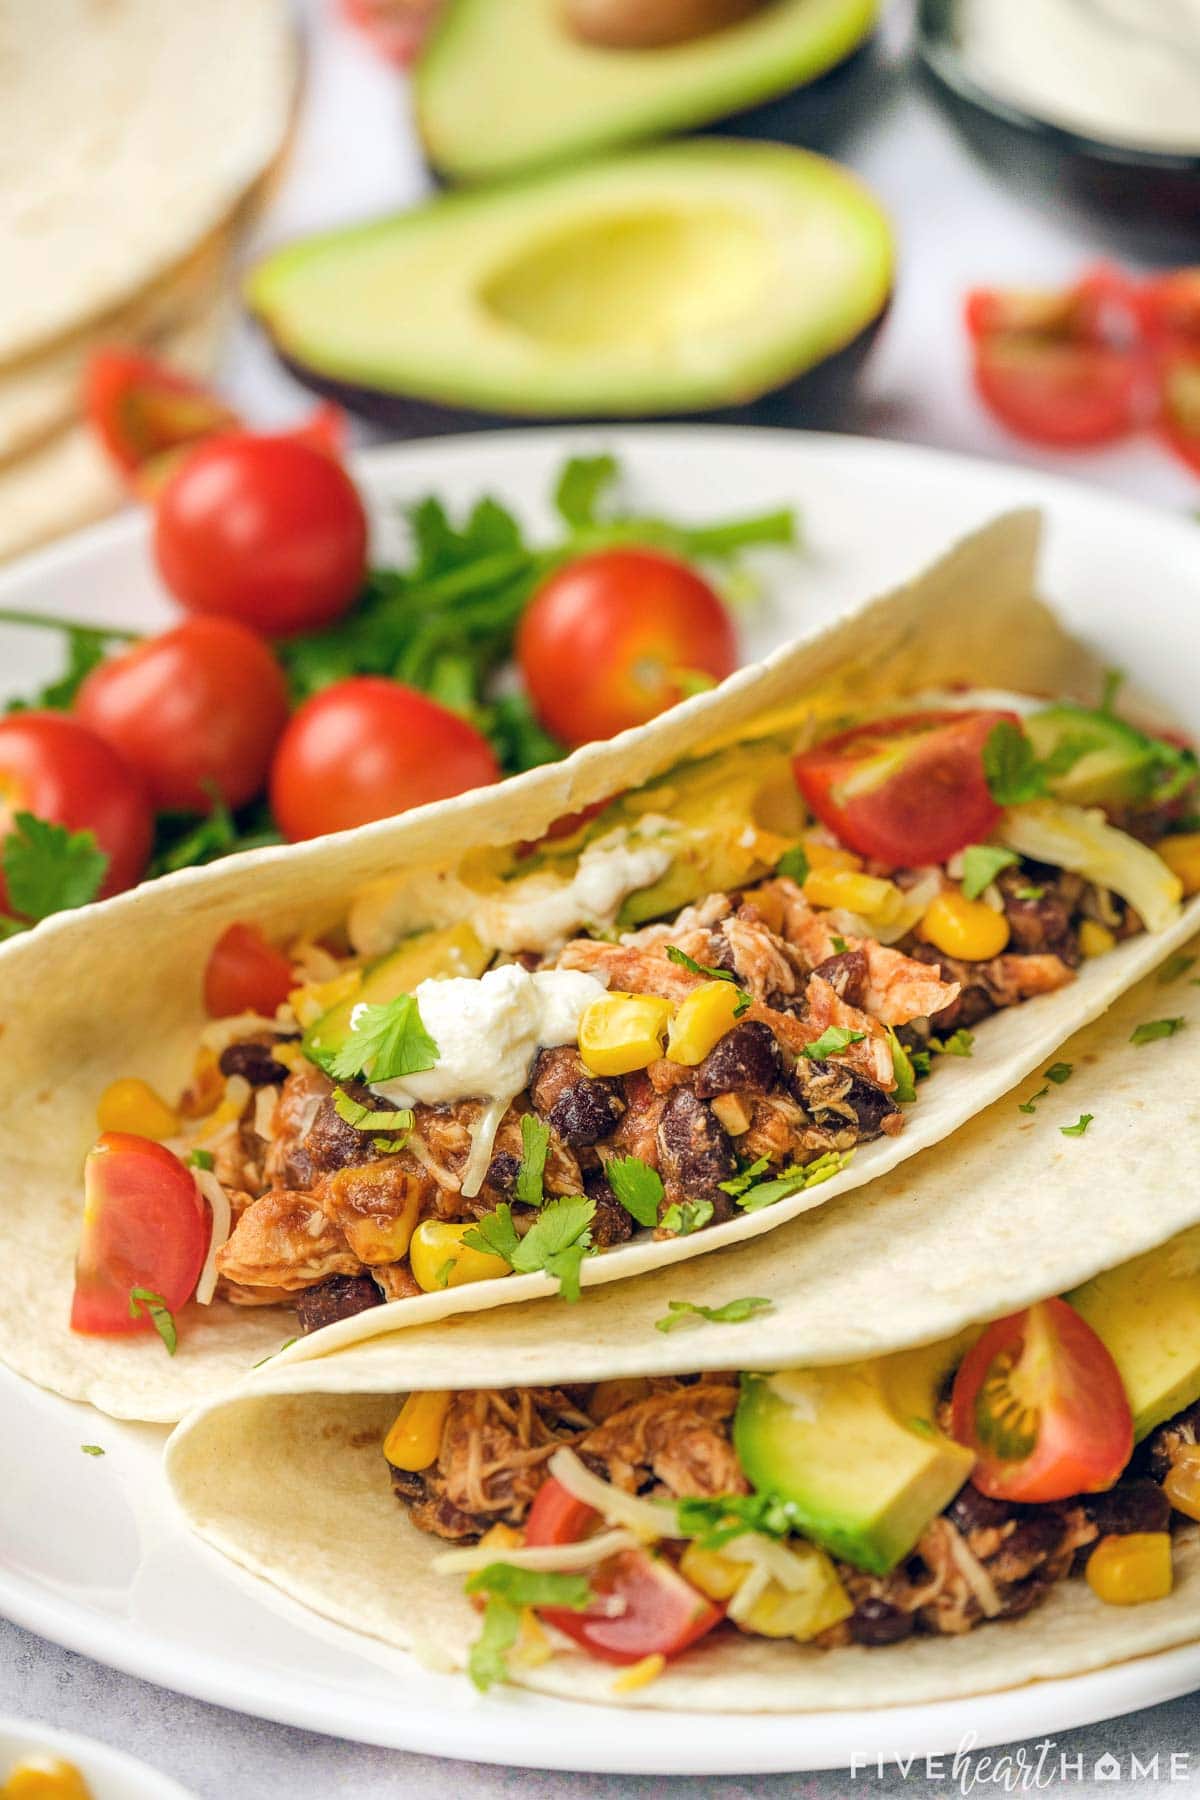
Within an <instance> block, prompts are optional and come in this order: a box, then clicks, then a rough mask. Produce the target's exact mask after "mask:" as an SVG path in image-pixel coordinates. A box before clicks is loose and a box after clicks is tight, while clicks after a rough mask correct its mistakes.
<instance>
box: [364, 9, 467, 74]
mask: <svg viewBox="0 0 1200 1800" xmlns="http://www.w3.org/2000/svg"><path fill="white" fill-rule="evenodd" d="M442 4H443V0H342V11H343V12H344V14H345V15H346V18H347V19H348V20H349V21H350V23H351V24H352V25H356V26H357V27H358V29H359V30H360V31H363V32H365V33H366V35H367V37H368V38H369V39H370V41H371V43H372V44H373V45H374V47H375V49H376V50H378V51H379V54H380V55H381V56H386V57H387V59H388V61H389V62H394V63H397V64H399V66H400V67H401V68H407V67H408V65H409V64H410V63H411V62H414V61H415V60H416V57H417V53H418V51H419V50H420V48H421V45H422V44H423V43H424V42H425V39H426V38H427V37H428V36H429V32H430V28H431V27H432V25H433V22H434V19H435V18H436V17H437V14H438V12H439V10H440V8H441V6H442Z"/></svg>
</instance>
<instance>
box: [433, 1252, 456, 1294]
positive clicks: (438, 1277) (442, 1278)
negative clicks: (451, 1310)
mask: <svg viewBox="0 0 1200 1800" xmlns="http://www.w3.org/2000/svg"><path fill="white" fill-rule="evenodd" d="M453 1271H454V1258H453V1257H452V1256H448V1257H447V1258H446V1260H445V1262H444V1263H441V1264H440V1265H439V1266H438V1267H437V1268H436V1269H435V1270H434V1272H433V1281H434V1286H435V1287H440V1288H446V1287H449V1286H450V1276H451V1275H452V1273H453Z"/></svg>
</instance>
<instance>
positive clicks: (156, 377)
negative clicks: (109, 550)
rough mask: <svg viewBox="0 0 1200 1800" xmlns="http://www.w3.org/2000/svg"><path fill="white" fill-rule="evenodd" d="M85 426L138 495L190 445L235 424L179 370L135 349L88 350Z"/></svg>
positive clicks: (211, 396) (220, 404)
mask: <svg viewBox="0 0 1200 1800" xmlns="http://www.w3.org/2000/svg"><path fill="white" fill-rule="evenodd" d="M83 405H84V410H85V412H86V414H87V418H88V421H89V423H90V424H91V426H92V428H93V430H94V431H95V432H96V433H97V435H98V436H99V438H100V442H101V443H102V444H103V446H104V448H105V450H107V452H108V454H109V456H110V457H111V458H112V460H113V462H115V463H116V465H117V467H118V469H120V471H121V473H122V474H123V475H125V476H126V477H127V478H128V479H130V480H131V481H132V482H133V484H134V485H135V486H137V487H138V488H139V491H145V489H144V487H143V482H144V481H148V482H149V484H150V486H153V485H154V481H155V479H156V471H163V472H165V470H166V469H167V468H169V467H171V466H173V462H174V456H175V454H176V453H178V452H179V451H180V450H182V449H184V448H186V447H187V446H188V445H189V444H194V443H196V442H198V441H199V440H200V439H201V438H206V437H211V436H212V435H213V434H214V433H215V432H218V431H230V430H233V429H235V428H236V427H237V426H238V425H239V424H240V422H241V421H240V420H239V419H238V416H237V414H236V413H235V412H233V411H231V409H230V408H229V407H228V406H226V405H225V403H224V402H223V401H221V400H219V399H218V398H217V396H216V395H215V394H212V393H210V392H209V391H208V389H207V388H204V387H201V385H200V383H199V382H197V381H192V380H191V379H190V377H188V376H187V375H183V374H181V373H180V371H179V370H178V369H172V368H171V367H170V366H169V365H168V364H167V363H164V362H160V361H159V360H158V359H157V358H156V357H153V356H144V355H143V354H142V353H141V352H140V351H137V350H122V349H119V348H116V347H113V348H111V349H106V350H96V351H93V353H92V355H91V356H90V357H89V358H88V363H87V367H86V369H85V370H84V377H83Z"/></svg>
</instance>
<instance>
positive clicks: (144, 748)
mask: <svg viewBox="0 0 1200 1800" xmlns="http://www.w3.org/2000/svg"><path fill="white" fill-rule="evenodd" d="M75 710H76V712H77V713H78V715H79V717H80V718H81V719H82V720H83V722H84V724H85V725H89V726H91V728H92V730H93V731H97V732H99V734H100V736H101V737H103V738H106V739H107V740H108V742H109V743H110V744H112V745H113V746H114V747H115V748H116V749H117V750H119V751H120V752H121V753H122V754H123V755H124V756H125V758H126V760H127V761H128V762H130V763H131V764H132V765H133V767H134V768H135V769H137V770H138V771H139V772H140V773H141V775H142V776H143V778H144V779H145V782H146V785H147V787H148V788H149V790H150V797H151V799H152V800H153V802H154V804H155V806H158V807H165V808H168V809H172V810H176V811H183V812H207V811H208V810H209V808H210V807H211V805H212V792H211V791H210V790H211V788H215V789H216V790H217V791H218V792H219V794H220V795H221V798H222V799H223V800H224V801H225V803H226V805H228V806H242V805H244V804H245V802H246V801H247V800H252V799H253V798H254V796H255V795H256V794H258V793H260V792H261V791H262V789H263V787H264V785H265V783H266V778H267V769H268V767H269V765H270V760H271V752H272V750H273V749H274V748H275V743H276V740H277V739H278V737H279V734H280V732H281V731H282V730H283V727H284V723H285V721H286V719H287V710H288V709H287V688H286V685H285V683H284V679H283V671H282V670H281V669H280V667H279V664H278V663H277V662H276V660H275V657H274V656H273V655H272V653H271V649H270V646H269V645H267V644H265V643H264V642H263V640H262V638H260V637H258V636H257V635H256V634H255V633H254V632H253V631H249V630H247V628H246V627H245V626H244V625H238V624H236V623H235V622H234V621H233V620H232V619H189V620H187V621H186V623H185V624H183V625H177V626H176V627H175V629H174V630H173V631H165V632H163V634H162V636H161V637H156V638H147V639H146V640H145V641H144V642H143V643H140V644H136V645H135V646H134V647H133V648H132V649H131V650H125V651H123V652H122V653H121V654H120V655H119V656H114V657H112V658H111V659H110V660H109V661H108V662H106V663H102V664H101V665H100V667H99V668H98V669H93V671H92V673H91V674H90V675H89V676H88V677H87V679H86V680H85V681H84V683H83V685H82V686H81V688H80V690H79V695H78V698H77V699H76V702H75ZM206 783H208V784H210V786H207V787H206V785H205V784H206Z"/></svg>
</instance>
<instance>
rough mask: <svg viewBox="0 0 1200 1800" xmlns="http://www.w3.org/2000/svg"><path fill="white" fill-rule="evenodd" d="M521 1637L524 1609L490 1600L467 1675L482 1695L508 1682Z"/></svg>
mask: <svg viewBox="0 0 1200 1800" xmlns="http://www.w3.org/2000/svg"><path fill="white" fill-rule="evenodd" d="M520 1635H521V1610H520V1608H519V1607H517V1606H510V1605H509V1603H508V1601H507V1600H500V1599H491V1600H489V1601H488V1603H487V1605H486V1607H485V1608H484V1612H483V1624H482V1625H481V1626H480V1630H479V1636H478V1637H477V1638H476V1639H475V1642H474V1643H473V1644H472V1645H471V1648H470V1651H469V1653H468V1656H467V1674H468V1675H469V1676H470V1677H471V1680H472V1681H473V1682H474V1684H475V1686H476V1687H477V1688H478V1689H479V1691H480V1693H481V1694H486V1693H487V1691H488V1689H489V1688H490V1687H494V1686H495V1685H496V1683H497V1682H499V1681H507V1680H508V1653H509V1651H510V1650H511V1649H512V1647H513V1645H514V1644H515V1643H516V1641H517V1639H518V1637H520Z"/></svg>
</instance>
